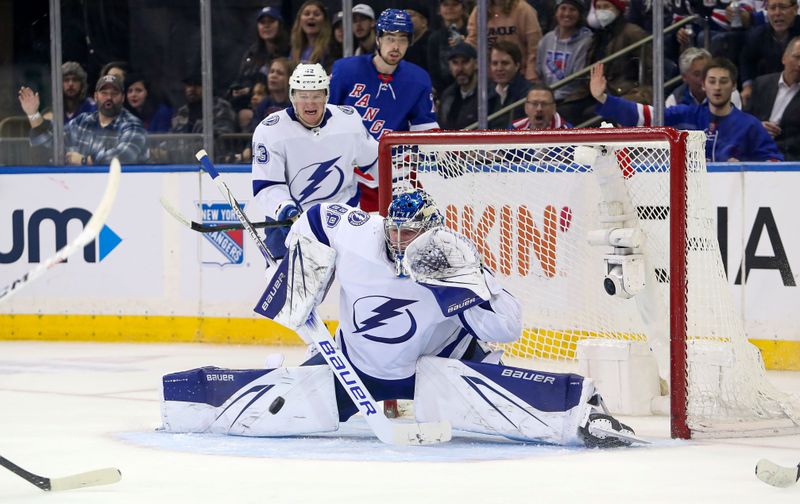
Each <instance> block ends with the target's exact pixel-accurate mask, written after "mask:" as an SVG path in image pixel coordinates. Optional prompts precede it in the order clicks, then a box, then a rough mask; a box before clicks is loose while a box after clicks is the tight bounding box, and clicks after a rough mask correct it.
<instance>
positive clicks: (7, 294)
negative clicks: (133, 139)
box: [0, 158, 122, 302]
mask: <svg viewBox="0 0 800 504" xmlns="http://www.w3.org/2000/svg"><path fill="white" fill-rule="evenodd" d="M121 173H122V167H121V166H120V164H119V160H117V158H114V159H113V160H112V161H111V165H110V166H109V168H108V181H107V182H106V188H105V191H104V192H103V197H102V198H101V199H100V203H99V204H98V205H97V208H95V210H94V213H92V217H91V218H90V219H89V222H87V223H86V226H84V228H83V231H81V233H80V234H79V235H78V236H77V237H75V239H74V240H72V241H71V242H70V243H68V244H66V245H64V246H63V247H62V248H61V249H60V250H58V251H57V252H56V253H55V254H53V255H52V256H50V257H48V258H47V259H46V260H44V261H43V262H41V263H39V265H38V266H36V267H35V268H33V269H32V270H30V271H29V272H27V273H25V274H24V275H23V276H22V277H21V278H18V279H16V280H14V281H13V282H11V283H10V284H9V285H7V286H5V287H3V288H2V289H0V302H3V301H4V300H8V299H10V298H11V296H13V295H14V294H16V293H17V292H19V291H20V290H21V289H22V288H23V287H25V286H26V285H28V284H30V283H31V282H33V281H34V280H36V279H37V278H39V277H40V276H42V275H43V274H44V273H45V272H46V271H47V270H49V269H50V268H52V267H53V266H55V265H56V264H59V263H62V262H64V261H66V260H67V258H68V257H69V256H70V255H72V254H73V253H74V252H75V251H77V250H80V249H81V248H82V247H84V246H86V245H87V244H88V243H89V242H91V241H92V240H94V239H95V238H97V235H98V234H99V233H100V230H101V229H103V225H104V224H105V222H106V219H107V218H108V214H109V213H111V207H113V206H114V200H115V199H116V197H117V190H118V189H119V180H120V176H121V175H120V174H121Z"/></svg>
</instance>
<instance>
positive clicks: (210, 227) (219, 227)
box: [160, 196, 292, 233]
mask: <svg viewBox="0 0 800 504" xmlns="http://www.w3.org/2000/svg"><path fill="white" fill-rule="evenodd" d="M160 201H161V206H162V207H163V208H164V210H166V211H167V213H168V214H170V215H171V216H173V217H174V218H175V220H177V221H178V222H180V223H181V224H183V225H184V226H186V227H188V228H190V229H191V230H192V231H197V232H198V233H215V232H217V231H233V230H236V229H244V226H243V225H242V224H203V223H202V222H196V221H193V220H190V219H189V218H188V217H186V216H184V215H183V214H182V213H180V212H179V211H178V209H176V208H175V207H174V206H172V205H171V204H170V203H169V201H167V200H166V198H164V197H163V196H162V197H161V198H160ZM251 224H252V226H253V227H254V228H274V227H289V226H291V225H292V221H290V220H282V221H269V222H265V221H262V222H251Z"/></svg>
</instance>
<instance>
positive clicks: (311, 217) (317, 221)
mask: <svg viewBox="0 0 800 504" xmlns="http://www.w3.org/2000/svg"><path fill="white" fill-rule="evenodd" d="M306 218H307V219H308V225H309V226H310V227H311V232H312V233H314V237H315V238H316V239H317V240H318V241H319V242H320V243H322V244H323V245H325V246H328V247H330V246H331V243H330V240H328V235H326V234H325V230H324V229H323V228H322V216H321V215H320V205H314V206H312V207H311V208H309V209H308V211H307V212H306Z"/></svg>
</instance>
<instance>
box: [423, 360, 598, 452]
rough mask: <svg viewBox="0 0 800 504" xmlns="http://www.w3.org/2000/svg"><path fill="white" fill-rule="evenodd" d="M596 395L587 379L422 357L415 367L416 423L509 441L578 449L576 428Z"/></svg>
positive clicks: (578, 440) (569, 375)
mask: <svg viewBox="0 0 800 504" xmlns="http://www.w3.org/2000/svg"><path fill="white" fill-rule="evenodd" d="M594 393H595V388H594V385H593V383H592V381H591V380H590V379H586V378H583V377H581V376H578V375H574V374H561V373H546V372H542V371H533V370H530V369H522V368H514V367H509V366H501V365H495V364H482V363H474V362H464V361H457V360H453V359H442V358H438V357H422V358H421V359H420V360H419V361H418V362H417V374H416V389H415V394H414V411H415V414H416V418H417V421H419V422H429V421H440V420H447V421H449V422H451V423H452V425H453V428H454V429H461V430H465V431H469V432H479V433H483V434H494V435H500V436H504V437H507V438H510V439H517V440H528V441H539V442H542V441H543V442H548V443H556V444H573V445H578V444H582V441H581V439H580V438H579V436H578V427H579V426H580V425H581V424H582V422H583V421H584V419H585V418H586V415H587V411H588V409H589V408H590V406H589V404H588V400H589V398H591V396H592V395H593V394H594Z"/></svg>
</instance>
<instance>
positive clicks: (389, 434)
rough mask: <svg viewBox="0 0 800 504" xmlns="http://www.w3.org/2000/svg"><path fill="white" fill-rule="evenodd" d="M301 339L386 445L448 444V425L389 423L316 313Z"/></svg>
mask: <svg viewBox="0 0 800 504" xmlns="http://www.w3.org/2000/svg"><path fill="white" fill-rule="evenodd" d="M196 157H197V160H198V161H200V163H201V164H202V165H203V168H204V169H205V170H206V172H208V174H209V175H210V176H211V179H212V180H213V181H214V184H216V186H217V188H218V189H219V191H220V192H221V193H222V196H223V197H224V198H225V199H226V200H227V201H228V203H230V205H231V208H232V209H233V212H234V213H235V214H236V217H238V218H239V221H240V222H241V223H242V225H243V226H244V229H245V231H247V233H248V234H249V235H250V237H251V238H252V239H253V241H255V243H256V245H258V248H259V250H260V251H261V253H262V254H264V257H265V258H266V260H267V262H268V263H269V265H270V266H273V265H274V264H275V259H274V258H273V257H272V255H271V254H270V252H269V250H268V249H267V247H266V245H264V242H262V241H261V238H259V236H258V233H257V232H256V230H255V228H254V227H253V226H252V224H251V223H250V221H249V220H248V219H247V216H245V214H244V212H243V211H242V209H241V207H240V206H239V204H238V203H237V201H236V198H234V197H233V194H232V193H231V190H230V189H229V188H228V185H227V184H226V183H225V181H223V180H222V179H221V178H220V176H219V172H218V171H217V169H216V168H214V165H213V164H212V163H211V160H210V159H209V158H208V154H206V151H205V150H200V151H198V152H197V154H196ZM291 329H295V330H297V331H298V332H300V333H301V334H302V335H303V336H305V337H307V338H309V339H311V340H312V341H314V343H315V344H316V345H317V347H318V348H319V350H320V353H321V354H322V356H323V357H324V358H325V361H326V362H327V363H328V365H329V366H330V367H331V369H332V370H333V372H334V373H333V374H334V375H336V379H337V380H339V382H340V383H341V384H342V387H343V388H344V390H345V391H346V392H347V393H348V395H349V396H350V399H351V400H352V401H353V404H355V405H356V407H358V410H359V411H360V412H361V413H362V414H363V415H364V418H365V419H366V421H367V424H368V425H369V426H370V428H371V429H372V431H373V432H374V433H375V436H376V437H377V438H378V439H380V440H381V441H382V442H384V443H386V444H392V445H424V444H434V443H442V442H445V441H449V440H450V437H451V435H452V433H451V428H450V424H449V423H448V422H429V423H399V422H392V421H391V420H389V419H388V418H386V417H385V416H384V415H383V414H382V413H381V410H380V408H379V406H378V403H377V401H375V399H374V398H373V397H372V394H370V393H369V390H367V387H366V386H365V385H364V383H363V382H362V381H361V378H359V376H358V374H356V372H355V369H354V368H353V365H352V364H351V363H350V360H349V359H348V358H347V357H346V356H345V355H344V354H343V353H342V351H341V350H340V349H339V347H338V346H337V345H336V343H335V342H334V341H333V338H332V337H331V335H330V333H328V330H327V329H326V328H325V325H324V324H323V322H322V321H321V320H320V318H319V316H318V315H317V313H316V311H312V312H311V316H310V317H309V319H308V321H307V322H306V323H305V324H304V325H301V326H300V327H293V328H291Z"/></svg>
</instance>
